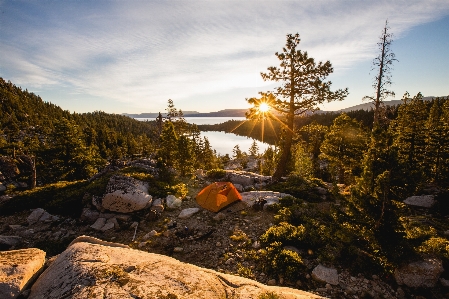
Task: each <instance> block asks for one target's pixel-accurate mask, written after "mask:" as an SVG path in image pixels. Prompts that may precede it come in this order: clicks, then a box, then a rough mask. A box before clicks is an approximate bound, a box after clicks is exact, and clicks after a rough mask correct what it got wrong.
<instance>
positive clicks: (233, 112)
mask: <svg viewBox="0 0 449 299" xmlns="http://www.w3.org/2000/svg"><path fill="white" fill-rule="evenodd" d="M434 98H437V97H434V96H429V97H423V100H424V101H430V100H432V99H434ZM401 103H402V100H391V101H384V104H385V105H387V106H394V105H399V104H401ZM371 108H373V103H372V102H369V103H362V104H359V105H355V106H351V107H348V108H343V109H340V110H337V111H335V112H349V111H355V110H369V109H371ZM246 111H248V109H224V110H219V111H216V112H205V113H200V112H198V111H183V113H184V117H245V113H246ZM326 112H330V111H326V110H322V111H319V112H318V113H326ZM161 114H162V116H166V114H167V113H161ZM122 115H125V116H129V117H132V118H156V117H158V115H159V113H151V112H150V113H140V114H128V113H122Z"/></svg>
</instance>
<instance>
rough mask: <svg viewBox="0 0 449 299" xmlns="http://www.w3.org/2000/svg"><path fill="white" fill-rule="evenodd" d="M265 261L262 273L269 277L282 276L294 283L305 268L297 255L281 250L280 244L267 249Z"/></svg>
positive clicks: (274, 244) (277, 243)
mask: <svg viewBox="0 0 449 299" xmlns="http://www.w3.org/2000/svg"><path fill="white" fill-rule="evenodd" d="M266 257H267V260H266V262H265V264H264V271H265V272H266V273H267V274H268V275H271V276H282V277H284V278H286V279H288V280H291V281H294V280H297V279H298V278H299V276H300V275H301V273H302V272H303V271H305V269H306V267H305V265H304V263H303V262H302V258H301V257H300V256H299V254H298V253H296V252H294V251H291V250H287V249H284V248H283V245H282V244H281V243H280V242H274V243H271V244H270V246H268V247H267V256H266Z"/></svg>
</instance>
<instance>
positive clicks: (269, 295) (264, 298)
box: [257, 292, 281, 299]
mask: <svg viewBox="0 0 449 299" xmlns="http://www.w3.org/2000/svg"><path fill="white" fill-rule="evenodd" d="M257 299H281V297H279V295H278V294H276V293H273V292H266V293H263V294H260V295H259V297H257Z"/></svg>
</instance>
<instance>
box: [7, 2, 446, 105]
mask: <svg viewBox="0 0 449 299" xmlns="http://www.w3.org/2000/svg"><path fill="white" fill-rule="evenodd" d="M386 19H388V22H389V26H390V32H391V33H393V35H394V36H393V40H394V41H393V44H392V45H391V50H392V51H393V52H394V53H395V54H396V58H397V59H398V61H397V62H395V63H394V65H393V70H392V81H393V84H392V86H391V88H390V89H391V90H393V91H394V92H395V93H396V97H395V99H400V98H401V97H402V95H403V94H404V93H405V92H406V91H408V92H409V93H410V94H411V95H416V94H417V93H418V92H421V93H422V94H423V95H424V96H447V95H449V72H448V70H449V55H448V53H449V50H448V49H449V1H448V0H386V1H381V0H370V1H360V0H351V1H345V0H328V1H320V0H301V1H282V0H271V1H268V0H265V1H263V0H258V1H251V0H249V1H241V0H239V1H234V0H204V1H190V0H183V1H181V0H172V1H169V0H157V1H151V0H150V1H133V0H129V1H123V0H98V1H94V0H91V1H87V0H59V1H58V0H41V1H38V0H27V1H18V0H0V77H2V78H4V79H5V80H7V81H8V80H10V81H11V82H12V83H14V84H15V85H17V86H21V87H22V88H23V89H27V90H28V91H30V92H34V93H35V94H37V95H40V96H41V97H42V99H43V100H44V101H47V102H52V103H54V104H56V105H59V106H60V107H62V108H63V109H65V110H69V111H72V112H93V111H99V110H100V111H105V112H108V113H144V112H159V111H160V112H164V110H165V108H166V107H167V101H168V99H172V100H173V101H174V104H175V106H176V107H177V108H178V109H182V110H183V111H199V112H211V111H218V110H222V109H238V108H248V107H249V105H248V103H247V102H246V100H245V99H246V98H250V97H257V96H258V92H261V91H263V92H266V91H271V90H273V89H274V88H275V87H276V86H278V85H279V83H273V82H264V81H263V80H262V78H261V76H260V73H261V72H266V71H267V68H268V67H270V66H278V65H279V61H278V60H277V58H276V56H275V55H274V53H275V52H281V51H282V47H283V46H284V45H285V40H286V35H287V34H289V33H291V34H294V33H299V34H300V37H301V43H300V45H299V49H301V50H302V51H307V52H308V54H309V56H310V57H313V58H315V59H316V60H317V61H327V60H329V61H330V62H331V63H332V65H333V67H334V72H333V73H332V74H331V75H330V76H329V77H328V80H330V81H332V83H333V84H332V89H334V90H335V89H340V88H346V87H347V88H348V89H349V96H348V97H347V98H346V99H345V100H344V101H342V102H332V103H328V104H325V105H324V106H321V109H322V110H328V111H330V110H338V109H341V108H346V107H350V106H354V105H358V104H361V103H363V102H362V98H363V97H364V96H372V95H373V94H374V90H373V88H372V83H373V78H374V74H375V72H374V71H372V70H371V68H372V61H373V59H374V58H375V57H376V56H377V55H378V54H379V53H378V48H377V45H376V44H377V42H378V41H379V37H380V34H381V31H382V29H383V27H384V24H385V21H386Z"/></svg>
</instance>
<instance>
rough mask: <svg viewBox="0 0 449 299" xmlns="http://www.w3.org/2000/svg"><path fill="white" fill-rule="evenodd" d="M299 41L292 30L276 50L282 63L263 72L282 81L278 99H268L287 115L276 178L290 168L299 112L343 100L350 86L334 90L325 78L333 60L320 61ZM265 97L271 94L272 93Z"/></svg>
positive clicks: (264, 76)
mask: <svg viewBox="0 0 449 299" xmlns="http://www.w3.org/2000/svg"><path fill="white" fill-rule="evenodd" d="M299 43H300V38H299V34H298V33H297V34H295V35H292V34H288V35H287V42H286V44H285V47H284V48H283V49H282V53H278V52H276V53H275V55H276V57H277V58H278V59H279V60H280V66H279V67H274V66H272V67H269V68H268V73H261V76H262V78H263V79H264V80H265V81H275V82H281V83H282V85H281V86H279V87H277V88H276V89H275V91H274V95H275V98H276V100H273V101H271V102H270V103H267V104H268V105H270V106H271V108H272V109H274V110H275V111H276V112H278V113H280V114H281V115H283V116H284V117H285V120H284V121H285V127H286V130H285V140H284V143H283V146H282V148H281V156H280V159H279V161H278V164H277V166H276V171H275V173H274V178H275V179H280V178H281V177H282V176H284V175H286V174H287V172H288V166H289V162H290V160H291V148H292V144H293V132H294V129H295V128H294V118H295V115H301V114H304V113H305V112H306V111H314V110H317V109H318V108H317V105H318V104H321V103H323V102H326V101H327V102H330V101H334V100H343V99H344V98H345V97H346V95H347V94H348V90H347V89H345V90H337V91H335V92H332V91H331V90H330V87H331V84H332V83H331V82H330V81H325V79H326V77H327V76H328V75H329V74H331V73H332V72H333V68H332V65H331V63H330V62H329V61H326V62H325V63H323V62H318V63H316V62H315V60H314V59H313V58H311V57H309V55H308V54H307V52H303V51H301V50H299V49H297V47H298V45H299ZM265 97H266V98H270V96H269V95H266V96H265ZM248 102H250V103H260V102H261V101H260V100H256V99H249V100H248ZM260 106H261V105H259V107H260Z"/></svg>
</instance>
